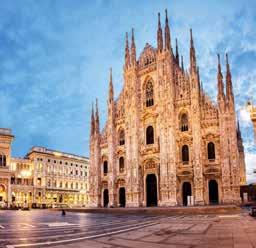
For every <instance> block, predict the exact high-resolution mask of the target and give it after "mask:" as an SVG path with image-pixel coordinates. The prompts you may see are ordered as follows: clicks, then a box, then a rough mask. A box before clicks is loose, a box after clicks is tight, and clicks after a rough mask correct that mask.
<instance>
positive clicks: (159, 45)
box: [157, 13, 163, 52]
mask: <svg viewBox="0 0 256 248" xmlns="http://www.w3.org/2000/svg"><path fill="white" fill-rule="evenodd" d="M157 50H158V52H162V50H163V32H162V27H161V20H160V13H158V29H157Z"/></svg>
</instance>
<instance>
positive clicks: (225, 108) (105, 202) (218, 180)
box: [89, 11, 246, 207]
mask: <svg viewBox="0 0 256 248" xmlns="http://www.w3.org/2000/svg"><path fill="white" fill-rule="evenodd" d="M156 38H157V47H156V48H154V47H152V46H151V45H150V44H148V43H146V45H145V47H144V49H143V51H142V52H141V54H140V55H139V57H137V56H136V45H135V37H134V31H133V30H132V34H131V41H130V42H129V39H128V34H127V33H126V44H125V56H124V67H123V77H124V85H123V89H122V90H121V93H120V95H119V96H118V98H117V99H114V89H113V82H112V71H110V79H109V92H108V101H107V109H108V116H107V121H106V124H105V126H104V128H103V130H100V125H99V110H98V104H97V102H96V110H95V112H94V108H93V109H92V114H91V132H90V167H89V198H90V200H89V201H90V206H91V207H150V206H183V205H184V206H187V205H209V204H230V203H235V204H236V203H239V202H240V201H241V198H240V186H241V185H243V184H245V183H246V178H245V162H244V148H243V143H242V138H241V133H240V129H239V123H238V122H237V117H236V112H235V102H234V94H233V86H232V77H231V70H230V65H229V61H228V55H226V69H225V74H226V75H225V83H224V80H223V75H222V68H221V62H220V56H219V55H218V57H217V59H218V60H217V59H216V64H217V75H216V76H217V77H216V78H217V80H216V89H217V91H218V92H217V101H216V103H214V102H213V101H212V100H211V99H210V98H209V97H208V96H207V94H206V93H205V92H204V90H203V87H202V84H201V81H200V73H199V67H198V65H197V61H196V51H195V46H194V41H193V35H192V30H190V55H189V57H190V63H189V68H188V69H185V68H184V65H183V57H182V56H180V55H179V51H178V44H177V40H176V45H175V49H173V48H172V44H171V32H170V27H169V23H168V15H167V11H166V17H165V26H164V30H163V29H162V27H161V21H160V14H158V28H157V33H156ZM129 43H130V44H129ZM174 50H175V51H174ZM217 61H218V62H217Z"/></svg>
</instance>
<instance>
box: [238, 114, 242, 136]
mask: <svg viewBox="0 0 256 248" xmlns="http://www.w3.org/2000/svg"><path fill="white" fill-rule="evenodd" d="M237 139H242V135H241V130H240V124H239V120H238V119H237Z"/></svg>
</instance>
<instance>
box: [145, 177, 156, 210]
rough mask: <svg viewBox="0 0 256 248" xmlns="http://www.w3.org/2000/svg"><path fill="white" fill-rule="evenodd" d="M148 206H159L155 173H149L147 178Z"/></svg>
mask: <svg viewBox="0 0 256 248" xmlns="http://www.w3.org/2000/svg"><path fill="white" fill-rule="evenodd" d="M146 189H147V194H146V195H147V207H154V206H157V180H156V175H155V174H149V175H147V178H146Z"/></svg>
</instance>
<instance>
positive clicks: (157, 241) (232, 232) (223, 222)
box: [55, 213, 256, 248]
mask: <svg viewBox="0 0 256 248" xmlns="http://www.w3.org/2000/svg"><path fill="white" fill-rule="evenodd" d="M55 247H57V248H60V247H65V248H71V247H76V248H80V247H83V248H84V247H90V248H113V247H115V248H118V247H120V248H121V247H122V248H124V247H139V248H144V247H145V248H165V247H168V248H172V247H177V248H189V247H191V248H192V247H193V248H213V247H214V248H215V247H221V248H226V247H234V248H253V247H254V248H255V247H256V219H254V218H252V217H250V216H248V213H242V214H234V215H219V216H210V215H208V216H182V217H178V218H176V217H166V218H164V219H161V220H160V221H159V223H158V224H155V225H151V226H147V227H144V228H141V229H137V230H132V231H127V232H124V233H120V234H115V235H107V236H104V237H99V238H95V239H90V240H84V241H82V242H76V243H73V244H65V245H59V246H55Z"/></svg>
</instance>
